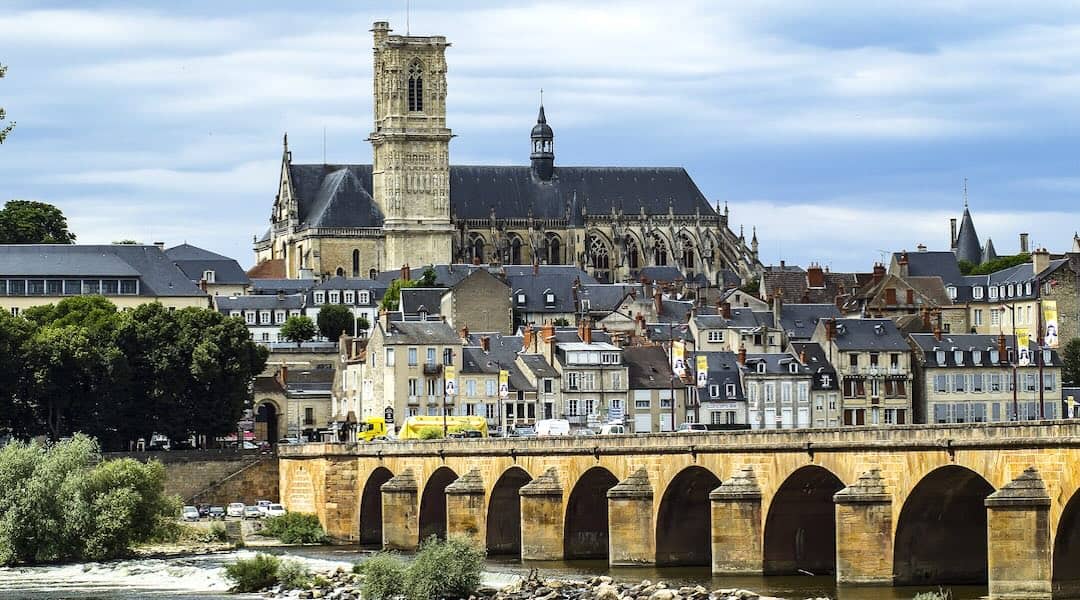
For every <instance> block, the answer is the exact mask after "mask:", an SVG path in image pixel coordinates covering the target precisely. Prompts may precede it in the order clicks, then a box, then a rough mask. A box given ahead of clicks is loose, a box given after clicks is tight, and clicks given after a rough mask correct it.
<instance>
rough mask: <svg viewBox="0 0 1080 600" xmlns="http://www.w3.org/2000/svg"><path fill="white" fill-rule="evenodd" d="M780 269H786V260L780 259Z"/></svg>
mask: <svg viewBox="0 0 1080 600" xmlns="http://www.w3.org/2000/svg"><path fill="white" fill-rule="evenodd" d="M780 270H781V271H783V270H784V261H783V260H782V259H781V260H780Z"/></svg>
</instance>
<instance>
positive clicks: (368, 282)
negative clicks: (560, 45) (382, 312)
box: [286, 276, 390, 297]
mask: <svg viewBox="0 0 1080 600" xmlns="http://www.w3.org/2000/svg"><path fill="white" fill-rule="evenodd" d="M286 281H289V280H286ZM388 287H390V286H388V285H387V284H385V283H383V282H381V281H378V280H376V279H363V278H358V277H340V276H338V277H331V278H329V279H327V280H326V281H323V282H322V283H319V284H318V285H316V286H315V287H313V288H311V289H313V290H374V291H377V292H378V294H379V296H380V297H382V294H384V293H385V292H386V289H387V288H388Z"/></svg>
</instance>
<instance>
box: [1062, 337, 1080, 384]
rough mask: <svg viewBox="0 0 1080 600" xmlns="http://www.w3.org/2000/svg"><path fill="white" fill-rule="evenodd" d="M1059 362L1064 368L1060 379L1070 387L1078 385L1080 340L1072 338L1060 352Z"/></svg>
mask: <svg viewBox="0 0 1080 600" xmlns="http://www.w3.org/2000/svg"><path fill="white" fill-rule="evenodd" d="M1061 360H1062V362H1064V363H1065V364H1064V367H1063V368H1062V371H1061V378H1062V380H1064V381H1065V382H1066V383H1069V384H1072V385H1078V384H1080V338H1073V339H1071V340H1069V343H1067V344H1065V347H1064V348H1063V349H1062V351H1061Z"/></svg>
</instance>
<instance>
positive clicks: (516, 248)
mask: <svg viewBox="0 0 1080 600" xmlns="http://www.w3.org/2000/svg"><path fill="white" fill-rule="evenodd" d="M522 245H523V243H522V241H521V237H519V236H517V235H511V236H510V260H509V261H508V262H509V263H510V264H512V265H520V264H522V260H521V247H522Z"/></svg>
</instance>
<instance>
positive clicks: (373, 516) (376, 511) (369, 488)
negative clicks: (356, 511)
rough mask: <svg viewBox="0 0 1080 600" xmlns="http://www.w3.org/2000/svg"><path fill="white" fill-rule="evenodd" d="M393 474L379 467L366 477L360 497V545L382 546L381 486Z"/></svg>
mask: <svg viewBox="0 0 1080 600" xmlns="http://www.w3.org/2000/svg"><path fill="white" fill-rule="evenodd" d="M393 476H394V474H393V473H391V472H390V470H389V469H386V468H384V467H379V468H377V469H375V470H374V471H372V472H371V474H370V475H368V478H367V482H366V483H364V493H363V494H362V495H361V496H360V543H361V544H379V545H382V489H381V488H382V484H384V483H386V482H387V481H390V478H391V477H393Z"/></svg>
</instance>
